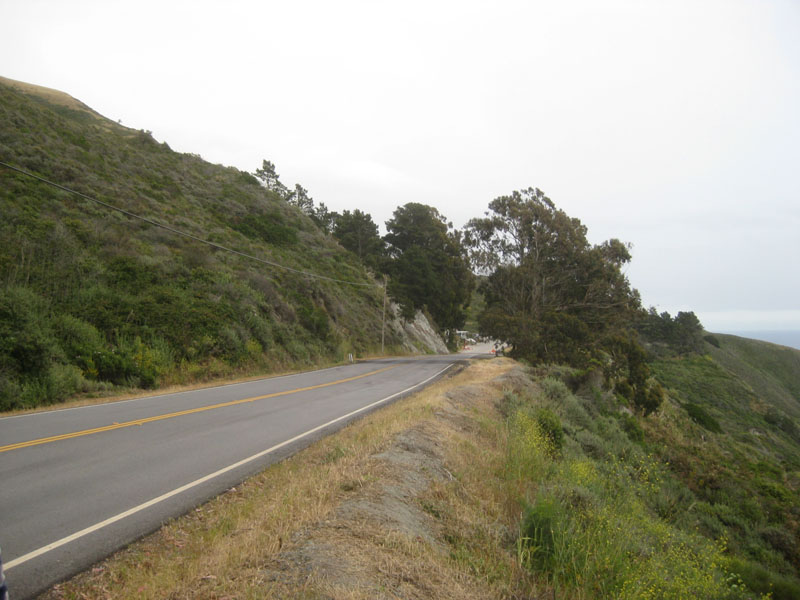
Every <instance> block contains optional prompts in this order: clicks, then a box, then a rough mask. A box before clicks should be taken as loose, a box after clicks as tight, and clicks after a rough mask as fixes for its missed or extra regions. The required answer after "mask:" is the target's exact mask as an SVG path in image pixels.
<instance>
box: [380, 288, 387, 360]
mask: <svg viewBox="0 0 800 600" xmlns="http://www.w3.org/2000/svg"><path fill="white" fill-rule="evenodd" d="M385 339H386V275H384V276H383V318H382V319H381V356H383V353H384V350H383V347H384V341H385Z"/></svg>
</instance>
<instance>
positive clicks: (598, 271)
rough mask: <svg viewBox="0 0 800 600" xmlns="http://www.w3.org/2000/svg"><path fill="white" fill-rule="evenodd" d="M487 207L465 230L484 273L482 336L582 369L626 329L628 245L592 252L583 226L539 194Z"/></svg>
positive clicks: (630, 305)
mask: <svg viewBox="0 0 800 600" xmlns="http://www.w3.org/2000/svg"><path fill="white" fill-rule="evenodd" d="M489 209H490V210H489V212H487V213H486V217H484V218H479V219H472V220H471V221H470V222H469V223H468V224H467V227H466V228H465V240H466V242H467V244H468V246H469V247H470V250H471V256H472V259H473V262H474V264H475V265H476V266H477V267H478V268H479V269H481V270H482V271H483V272H484V273H489V276H488V278H487V280H486V282H485V284H484V285H483V288H482V289H483V292H484V295H485V297H486V302H487V308H486V310H485V311H484V312H483V313H482V314H481V315H480V316H479V319H478V321H479V325H480V328H481V333H483V334H485V335H491V336H493V337H495V338H497V339H499V340H501V341H503V342H507V343H510V344H511V345H512V346H513V350H514V352H515V353H516V354H517V355H518V356H524V357H527V358H528V359H531V360H547V361H551V362H552V361H559V362H561V361H566V362H572V363H583V362H585V361H586V360H588V358H590V357H591V356H592V355H593V353H594V351H595V350H596V349H597V348H598V347H599V346H600V345H602V341H603V339H604V338H607V337H608V336H609V335H610V334H612V333H616V332H618V331H619V330H621V329H625V328H626V327H627V320H628V319H629V317H630V315H631V311H632V310H634V309H635V308H636V307H638V305H639V297H638V293H637V292H636V291H635V290H633V289H631V287H630V285H629V283H628V280H627V278H626V277H625V275H624V274H623V273H622V270H621V267H622V266H623V265H624V264H625V263H627V262H628V261H629V260H630V253H629V251H628V246H626V245H625V244H623V243H622V242H620V241H619V240H609V241H607V242H604V243H603V244H600V245H597V246H592V245H591V244H590V243H589V242H588V240H587V238H586V233H587V230H586V227H585V226H584V225H583V224H582V223H581V222H580V221H579V220H578V219H575V218H571V217H569V216H568V215H567V214H566V213H565V212H564V211H562V210H560V209H558V208H556V206H555V204H553V202H552V201H551V200H550V199H549V198H548V197H547V196H545V195H544V193H543V192H542V191H541V190H539V189H534V188H528V189H527V190H522V191H515V192H512V194H510V195H508V196H501V197H499V198H496V199H495V200H493V201H492V202H491V203H490V204H489Z"/></svg>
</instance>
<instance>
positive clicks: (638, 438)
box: [619, 413, 644, 444]
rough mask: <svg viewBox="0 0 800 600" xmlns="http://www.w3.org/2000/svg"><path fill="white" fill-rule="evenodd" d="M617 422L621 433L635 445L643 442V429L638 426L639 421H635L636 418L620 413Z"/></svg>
mask: <svg viewBox="0 0 800 600" xmlns="http://www.w3.org/2000/svg"><path fill="white" fill-rule="evenodd" d="M619 422H620V426H621V427H622V431H624V432H625V433H626V435H627V436H628V439H630V440H631V441H632V442H636V443H637V444H641V443H643V442H644V429H642V426H641V425H639V421H637V420H636V417H634V416H632V415H629V414H628V413H620V415H619Z"/></svg>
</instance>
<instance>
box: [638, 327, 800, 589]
mask: <svg viewBox="0 0 800 600" xmlns="http://www.w3.org/2000/svg"><path fill="white" fill-rule="evenodd" d="M706 340H707V341H708V343H707V344H706V347H705V351H706V352H707V353H706V354H705V355H689V356H683V357H677V358H669V359H661V360H657V361H656V362H655V363H654V364H653V372H654V374H655V376H656V378H657V379H658V380H659V382H660V383H661V384H662V385H663V386H664V387H665V388H666V389H667V390H668V393H669V397H670V402H667V403H665V405H664V406H663V407H662V409H661V411H660V414H659V417H658V419H652V420H649V421H648V422H647V423H645V428H646V431H647V433H648V434H649V435H648V437H649V438H650V439H652V441H653V442H655V446H656V448H658V454H659V455H660V456H661V457H662V458H663V459H665V460H666V461H668V462H669V464H670V465H671V469H672V470H673V472H674V473H675V474H676V475H678V477H679V478H680V480H681V481H682V482H684V483H685V485H686V486H687V487H688V489H689V490H690V491H691V492H692V494H693V497H692V498H691V500H690V501H688V500H687V501H686V502H685V506H682V507H681V510H684V511H686V512H685V514H686V517H687V518H689V519H690V520H691V521H692V523H693V526H695V527H697V529H698V530H699V531H701V532H702V533H705V534H706V535H708V536H710V537H713V538H715V539H724V540H726V542H727V544H728V548H729V550H730V552H731V553H733V554H734V555H735V556H737V557H738V559H739V561H740V562H739V563H738V564H737V567H736V568H737V572H738V573H739V574H740V575H741V576H742V577H743V578H744V579H745V581H747V582H748V585H749V586H750V588H751V589H754V590H759V591H762V592H767V591H769V584H770V583H772V584H773V586H774V588H775V589H774V592H775V597H776V598H788V597H796V596H794V594H795V593H798V592H800V583H798V580H797V577H798V573H800V552H799V551H798V548H800V427H798V416H800V351H797V350H794V349H792V348H787V347H783V346H776V345H774V344H770V343H767V342H760V341H756V340H749V339H745V338H738V337H735V336H729V335H718V334H714V335H713V336H708V337H707V338H706ZM785 577H788V578H789V579H782V578H785Z"/></svg>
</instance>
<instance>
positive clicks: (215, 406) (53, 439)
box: [0, 365, 397, 453]
mask: <svg viewBox="0 0 800 600" xmlns="http://www.w3.org/2000/svg"><path fill="white" fill-rule="evenodd" d="M396 366H397V365H393V366H391V367H384V368H383V369H378V370H376V371H370V372H369V373H364V374H362V375H356V376H355V377H348V378H347V379H337V380H336V381H330V382H328V383H320V384H318V385H309V386H307V387H301V388H295V389H293V390H286V391H283V392H274V393H272V394H264V395H263V396H253V397H252V398H242V399H241V400H232V401H231V402H221V403H220V404H212V405H210V406H200V407H198V408H190V409H188V410H181V411H178V412H173V413H168V414H165V415H156V416H154V417H147V418H144V419H136V420H135V421H125V422H124V423H112V424H111V425H105V426H103V427H95V428H94V429H84V430H82V431H75V432H73V433H63V434H61V435H54V436H51V437H46V438H39V439H36V440H29V441H27V442H17V443H16V444H9V445H7V446H0V453H2V452H9V451H11V450H19V449H21V448H30V447H31V446H40V445H42V444H50V443H52V442H60V441H61V440H69V439H72V438H77V437H83V436H86V435H93V434H95V433H103V432H104V431H114V430H115V429H123V428H125V427H133V426H135V425H144V424H145V423H153V422H155V421H163V420H165V419H173V418H175V417H182V416H184V415H192V414H195V413H201V412H205V411H207V410H217V409H219V408H227V407H228V406H236V405H237V404H245V403H246V402H255V401H256V400H266V399H267V398H277V397H278V396H288V395H290V394H298V393H300V392H308V391H311V390H318V389H320V388H326V387H330V386H332V385H339V384H340V383H347V382H348V381H355V380H357V379H363V378H364V377H369V376H370V375H377V374H378V373H383V372H384V371H388V370H389V369H394V368H395V367H396Z"/></svg>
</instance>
